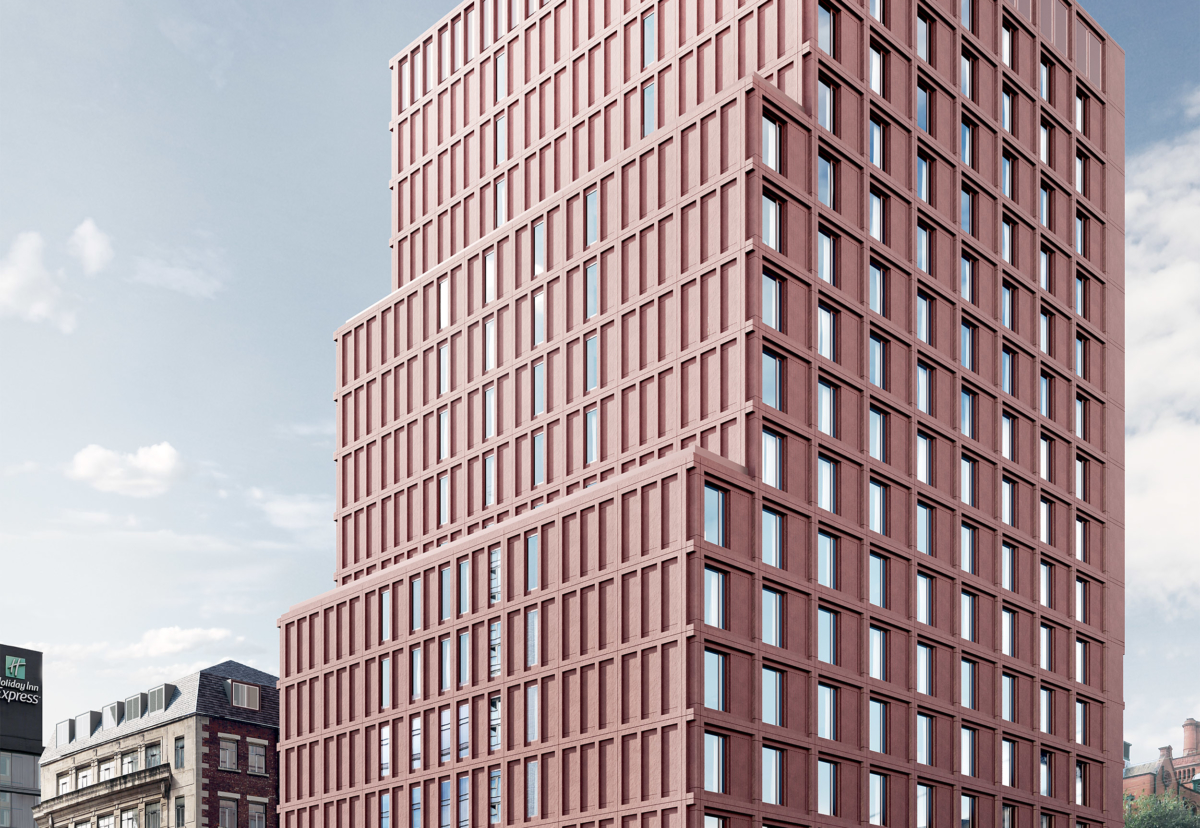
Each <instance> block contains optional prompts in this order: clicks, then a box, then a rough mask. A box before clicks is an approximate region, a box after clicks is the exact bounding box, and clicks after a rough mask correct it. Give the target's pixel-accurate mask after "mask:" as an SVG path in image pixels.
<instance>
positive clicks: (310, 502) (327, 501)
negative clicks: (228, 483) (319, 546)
mask: <svg viewBox="0 0 1200 828" xmlns="http://www.w3.org/2000/svg"><path fill="white" fill-rule="evenodd" d="M248 494H249V497H250V502H251V503H252V504H254V505H255V506H257V507H258V508H259V509H261V510H262V511H263V514H265V515H266V518H267V522H268V523H270V524H271V525H272V526H275V527H277V528H279V529H285V530H287V531H289V532H293V533H295V534H296V535H298V536H301V537H304V538H307V539H309V540H313V541H316V540H318V539H322V540H323V539H324V538H325V535H326V533H332V531H333V498H330V497H324V496H321V497H317V496H313V495H303V494H300V495H281V494H273V493H268V492H264V491H263V490H262V489H250V491H249V492H248Z"/></svg>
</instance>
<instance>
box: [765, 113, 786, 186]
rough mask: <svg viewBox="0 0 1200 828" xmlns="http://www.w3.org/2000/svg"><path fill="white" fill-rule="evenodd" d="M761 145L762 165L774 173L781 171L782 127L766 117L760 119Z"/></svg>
mask: <svg viewBox="0 0 1200 828" xmlns="http://www.w3.org/2000/svg"><path fill="white" fill-rule="evenodd" d="M762 131H763V145H762V157H763V163H764V164H766V165H767V166H768V167H770V168H771V169H773V170H775V172H782V171H783V163H782V161H783V159H782V147H783V143H782V137H783V135H782V133H783V127H781V126H780V124H779V122H778V121H776V120H775V119H774V118H768V117H767V116H766V115H764V116H763V119H762Z"/></svg>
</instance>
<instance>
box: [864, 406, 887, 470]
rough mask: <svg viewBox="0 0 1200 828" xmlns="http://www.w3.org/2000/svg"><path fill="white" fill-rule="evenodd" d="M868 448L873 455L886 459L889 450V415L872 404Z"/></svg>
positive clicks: (869, 417)
mask: <svg viewBox="0 0 1200 828" xmlns="http://www.w3.org/2000/svg"><path fill="white" fill-rule="evenodd" d="M868 419H869V423H870V425H869V435H868V436H869V440H868V450H869V451H870V454H871V457H873V458H875V459H876V460H881V461H882V460H884V459H885V454H886V452H887V415H886V414H884V413H883V412H882V411H880V410H879V409H878V408H876V407H875V406H871V409H870V412H869V415H868Z"/></svg>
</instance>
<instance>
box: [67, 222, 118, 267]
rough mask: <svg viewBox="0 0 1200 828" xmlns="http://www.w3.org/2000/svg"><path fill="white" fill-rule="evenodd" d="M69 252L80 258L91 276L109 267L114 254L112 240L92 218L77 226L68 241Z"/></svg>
mask: <svg viewBox="0 0 1200 828" xmlns="http://www.w3.org/2000/svg"><path fill="white" fill-rule="evenodd" d="M67 252H68V253H70V254H71V255H72V256H74V257H75V258H77V259H79V262H80V264H82V265H83V272H84V273H86V274H87V275H89V276H91V275H93V274H95V273H99V272H100V271H101V270H103V269H104V268H106V267H108V265H109V264H110V263H111V262H112V260H113V255H114V254H113V247H112V240H111V239H110V238H109V237H108V234H106V233H104V232H103V231H102V230H101V229H100V228H99V227H97V226H96V222H95V221H93V220H92V219H90V218H86V219H84V220H83V223H82V224H80V225H79V226H78V227H76V228H75V232H74V233H72V234H71V238H70V240H69V241H68V242H67Z"/></svg>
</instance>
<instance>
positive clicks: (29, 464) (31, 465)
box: [4, 460, 38, 477]
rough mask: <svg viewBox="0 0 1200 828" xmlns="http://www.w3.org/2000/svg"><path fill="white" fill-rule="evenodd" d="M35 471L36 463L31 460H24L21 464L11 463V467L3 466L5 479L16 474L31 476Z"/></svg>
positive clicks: (36, 468)
mask: <svg viewBox="0 0 1200 828" xmlns="http://www.w3.org/2000/svg"><path fill="white" fill-rule="evenodd" d="M37 470H38V464H37V463H35V462H33V461H32V460H26V461H25V462H23V463H13V464H12V465H9V466H5V467H4V474H5V476H6V477H11V476H13V475H17V474H32V473H33V472H35V471H37Z"/></svg>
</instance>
